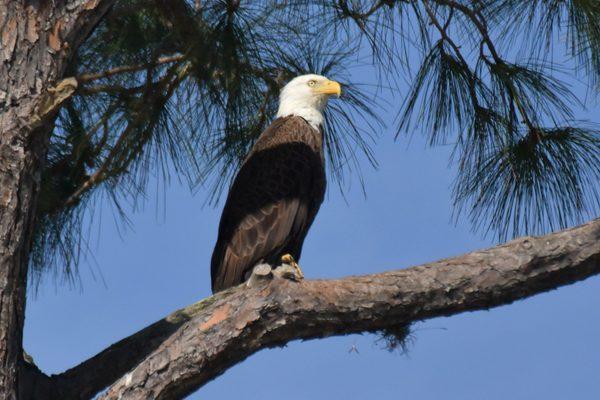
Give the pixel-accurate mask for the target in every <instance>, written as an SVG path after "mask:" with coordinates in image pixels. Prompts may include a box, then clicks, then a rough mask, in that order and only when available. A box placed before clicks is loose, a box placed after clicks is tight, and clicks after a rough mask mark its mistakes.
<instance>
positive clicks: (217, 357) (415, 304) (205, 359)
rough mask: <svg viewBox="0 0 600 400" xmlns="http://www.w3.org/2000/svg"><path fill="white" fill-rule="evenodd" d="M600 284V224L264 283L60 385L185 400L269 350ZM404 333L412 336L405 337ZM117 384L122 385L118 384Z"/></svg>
mask: <svg viewBox="0 0 600 400" xmlns="http://www.w3.org/2000/svg"><path fill="white" fill-rule="evenodd" d="M597 274H600V220H595V221H592V222H589V223H587V224H585V225H582V226H579V227H577V228H573V229H569V230H565V231H561V232H557V233H553V234H550V235H546V236H542V237H537V238H536V237H523V238H520V239H517V240H514V241H511V242H508V243H506V244H504V245H501V246H498V247H494V248H491V249H487V250H482V251H476V252H473V253H469V254H465V255H462V256H459V257H454V258H449V259H444V260H440V261H437V262H433V263H429V264H424V265H421V266H417V267H412V268H409V269H404V270H397V271H390V272H385V273H380V274H375V275H367V276H362V277H349V278H345V279H340V280H315V281H312V280H308V281H302V282H300V283H297V282H293V281H289V280H287V279H282V278H277V277H275V278H274V279H273V280H268V279H265V278H266V276H264V275H261V277H262V278H261V277H258V279H256V280H253V282H254V283H253V284H252V285H251V286H248V285H247V284H243V285H240V286H238V287H235V288H232V289H230V290H227V291H224V292H221V293H218V294H216V295H214V296H212V297H209V298H207V299H205V300H202V301H200V302H198V303H196V304H194V305H191V306H189V307H187V308H185V309H182V310H179V311H177V312H175V313H173V314H171V315H170V316H168V317H166V318H164V319H162V320H160V321H158V322H156V323H154V324H152V325H150V326H149V327H147V328H145V329H143V330H141V331H139V332H138V333H136V334H134V335H132V336H130V337H128V338H126V339H123V340H122V341H120V342H118V343H116V344H114V345H113V346H111V347H109V348H108V349H106V350H104V351H103V352H101V353H99V354H98V355H96V356H94V357H93V358H91V359H89V360H87V361H85V362H83V363H81V364H80V365H79V366H77V367H74V368H72V369H70V370H68V371H66V372H64V373H63V374H60V375H58V376H56V377H53V380H54V381H55V384H56V385H58V386H59V387H60V391H61V393H62V394H63V396H64V398H81V399H86V398H91V397H93V396H94V394H95V393H96V392H98V391H100V390H102V389H103V388H104V387H106V386H107V385H111V387H110V389H109V390H108V391H107V392H105V393H104V394H103V395H102V396H100V399H113V398H119V399H123V400H125V399H148V398H153V399H180V398H183V397H184V396H185V395H187V394H189V393H191V392H192V391H194V390H196V389H198V388H199V387H201V386H202V385H204V384H205V383H207V382H208V381H210V380H211V379H213V378H215V377H216V376H218V375H220V374H221V373H223V372H224V371H225V370H226V369H228V368H230V367H231V366H233V365H235V364H237V363H238V362H240V361H242V360H244V359H245V358H246V357H248V356H249V355H251V354H253V353H255V352H257V351H258V350H260V349H263V348H267V347H273V346H282V345H284V344H285V343H287V342H289V341H291V340H296V339H313V338H321V337H326V336H332V335H345V334H350V333H360V332H377V331H381V330H391V331H394V330H398V329H397V328H398V327H399V326H404V327H405V326H406V325H407V324H410V323H412V322H415V321H421V320H424V319H430V318H435V317H440V316H450V315H455V314H458V313H462V312H465V311H475V310H482V309H489V308H491V307H496V306H500V305H504V304H508V303H512V302H514V301H517V300H521V299H525V298H527V297H530V296H532V295H535V294H538V293H542V292H545V291H548V290H551V289H556V288H558V287H560V286H563V285H568V284H572V283H574V282H577V281H580V280H583V279H586V278H588V277H590V276H593V275H597ZM403 331H404V330H403ZM117 378H118V381H116V382H115V379H117Z"/></svg>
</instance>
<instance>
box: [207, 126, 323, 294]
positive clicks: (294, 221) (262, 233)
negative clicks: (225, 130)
mask: <svg viewBox="0 0 600 400" xmlns="http://www.w3.org/2000/svg"><path fill="white" fill-rule="evenodd" d="M304 124H305V123H304ZM293 125H296V124H293ZM306 125H307V124H306ZM275 128H276V127H275ZM303 128H304V129H310V128H309V127H303ZM265 134H266V135H265ZM268 134H269V132H268V131H265V132H264V133H263V135H262V137H265V139H268ZM278 134H279V135H281V134H283V132H279V133H278ZM262 137H261V138H262ZM322 168H323V166H322V160H321V158H320V155H319V154H318V153H315V151H314V149H313V148H311V147H310V146H309V145H307V144H305V143H301V142H293V143H279V144H277V145H275V146H272V147H269V148H266V149H262V150H259V151H253V152H252V153H251V154H250V156H249V157H248V158H247V159H246V161H245V162H244V164H243V166H242V168H241V169H240V171H239V173H238V175H237V177H236V179H235V180H234V183H233V185H232V187H231V189H230V192H229V195H228V197H227V202H226V204H225V208H224V210H223V215H222V217H221V224H220V226H219V238H218V240H217V244H216V246H215V250H214V252H213V258H212V263H211V264H212V265H211V275H212V285H213V290H220V289H223V288H226V287H229V286H233V285H236V284H239V283H241V282H243V281H244V277H245V274H246V272H248V271H249V270H250V269H251V268H252V267H253V266H254V265H255V264H256V263H258V262H259V261H261V260H265V261H272V258H273V257H275V256H277V255H278V254H281V252H282V251H286V252H288V251H290V252H293V251H294V250H295V249H294V247H296V248H297V247H298V246H301V244H302V241H303V239H304V235H305V234H306V230H307V229H308V227H309V226H310V223H311V222H312V219H313V218H314V215H315V214H316V209H318V207H319V205H320V203H321V200H322V198H320V199H319V198H315V196H314V193H313V192H314V190H313V187H314V186H315V181H316V179H319V178H320V176H319V175H318V174H315V171H317V172H319V173H320V171H321V170H322ZM321 184H322V183H321ZM317 197H318V196H317ZM315 208H316V209H315ZM298 251H299V249H298Z"/></svg>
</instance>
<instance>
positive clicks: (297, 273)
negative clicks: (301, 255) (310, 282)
mask: <svg viewBox="0 0 600 400" xmlns="http://www.w3.org/2000/svg"><path fill="white" fill-rule="evenodd" d="M281 262H282V263H283V264H287V265H289V266H290V267H292V268H293V269H294V278H295V280H298V281H300V280H302V279H304V273H303V272H302V270H301V269H300V266H299V265H298V263H297V262H296V260H294V257H293V256H292V255H291V254H284V255H283V256H281Z"/></svg>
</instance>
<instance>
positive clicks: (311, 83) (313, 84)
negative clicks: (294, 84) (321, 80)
mask: <svg viewBox="0 0 600 400" xmlns="http://www.w3.org/2000/svg"><path fill="white" fill-rule="evenodd" d="M316 84H317V81H308V86H315V85H316Z"/></svg>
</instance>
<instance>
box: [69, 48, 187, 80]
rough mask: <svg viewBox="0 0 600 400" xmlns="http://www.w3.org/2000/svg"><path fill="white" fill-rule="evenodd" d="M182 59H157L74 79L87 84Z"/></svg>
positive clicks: (180, 56) (181, 56)
mask: <svg viewBox="0 0 600 400" xmlns="http://www.w3.org/2000/svg"><path fill="white" fill-rule="evenodd" d="M184 58H185V55H184V54H177V55H173V56H165V57H159V58H158V59H156V61H153V62H150V63H145V64H136V65H121V66H118V67H114V68H111V69H108V70H106V71H99V72H88V73H83V74H80V75H77V77H76V78H75V79H77V82H79V83H87V82H91V81H95V80H98V79H104V78H108V77H111V76H114V75H118V74H125V73H130V72H137V71H143V70H146V69H149V68H153V67H157V66H159V65H163V64H170V63H174V62H178V61H181V60H183V59H184Z"/></svg>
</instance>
